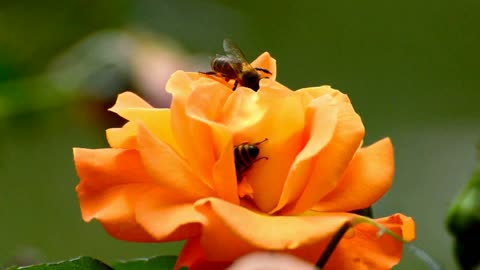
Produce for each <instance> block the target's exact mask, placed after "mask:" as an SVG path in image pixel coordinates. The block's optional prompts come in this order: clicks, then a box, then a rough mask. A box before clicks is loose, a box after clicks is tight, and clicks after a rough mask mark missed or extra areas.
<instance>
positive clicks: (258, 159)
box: [252, 157, 268, 164]
mask: <svg viewBox="0 0 480 270" xmlns="http://www.w3.org/2000/svg"><path fill="white" fill-rule="evenodd" d="M262 159H265V160H268V157H259V158H257V159H255V160H254V161H252V164H253V163H255V162H257V161H260V160H262Z"/></svg>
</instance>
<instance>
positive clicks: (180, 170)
mask: <svg viewBox="0 0 480 270" xmlns="http://www.w3.org/2000/svg"><path fill="white" fill-rule="evenodd" d="M137 140H138V145H139V152H140V155H141V157H142V161H143V164H144V166H145V169H146V170H147V172H148V173H149V174H150V175H151V176H152V178H153V179H154V181H155V182H157V183H158V184H159V185H160V186H162V187H164V188H166V189H169V190H172V192H174V193H178V194H184V195H185V196H188V197H190V198H192V199H197V198H202V197H208V196H210V195H213V194H214V191H213V190H211V189H210V188H209V187H208V186H207V185H206V184H205V183H203V182H202V181H201V180H200V179H199V178H198V177H197V176H195V174H194V173H193V172H192V170H191V169H190V168H189V166H188V164H187V162H186V161H185V160H183V159H182V158H181V157H180V156H179V155H178V154H177V153H176V152H175V151H174V150H173V149H172V148H171V147H170V146H169V145H167V144H166V143H164V142H163V141H160V140H159V139H157V138H156V137H155V136H154V135H153V134H152V133H151V132H150V131H149V130H148V129H146V128H145V127H144V126H143V125H141V124H140V125H139V126H138V135H137Z"/></svg>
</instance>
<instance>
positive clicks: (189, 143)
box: [74, 53, 414, 270]
mask: <svg viewBox="0 0 480 270" xmlns="http://www.w3.org/2000/svg"><path fill="white" fill-rule="evenodd" d="M252 65H253V66H257V67H263V68H266V69H268V70H270V71H272V73H273V76H271V77H270V79H263V80H262V81H261V83H260V89H259V90H258V92H254V91H252V90H251V89H248V88H245V87H239V88H238V89H237V90H236V91H232V89H231V87H232V85H231V84H227V83H224V82H222V81H221V80H215V79H212V78H210V77H208V76H206V75H202V74H199V73H186V72H183V71H178V72H176V73H174V74H173V75H172V77H171V78H170V80H169V82H168V84H167V90H168V91H169V92H170V93H172V95H173V100H172V105H171V108H170V109H157V108H152V107H151V106H150V105H149V104H147V103H146V102H145V101H143V100H142V99H141V98H139V97H138V96H136V95H135V94H133V93H130V92H126V93H123V94H121V95H119V97H118V100H117V103H116V104H115V106H113V108H111V109H110V110H111V111H113V112H115V113H117V114H118V115H120V116H122V117H123V118H125V119H127V120H128V122H127V123H126V124H125V125H124V126H123V127H121V128H112V129H108V130H107V139H108V142H109V144H110V146H111V148H107V149H94V150H91V149H81V148H76V149H74V156H75V165H76V169H77V172H78V175H79V177H80V180H81V181H80V184H79V185H78V186H77V192H78V196H79V199H80V206H81V210H82V215H83V219H84V220H85V221H90V220H92V219H97V220H99V221H100V222H101V223H102V224H103V226H104V227H105V229H106V230H107V231H108V233H110V234H111V235H112V236H113V237H116V238H118V239H122V240H128V241H146V242H163V241H175V240H181V239H186V240H187V242H186V244H185V246H184V248H183V250H182V252H181V254H180V256H179V259H178V262H177V268H178V267H180V266H187V267H190V268H191V269H222V268H224V267H226V266H228V265H229V264H230V263H231V262H232V261H233V260H235V259H237V258H238V257H240V256H242V255H244V254H247V253H251V252H253V251H262V250H270V251H281V252H285V253H289V254H293V255H296V256H298V257H300V258H302V259H304V260H307V261H310V262H315V261H316V260H317V259H318V258H319V256H320V255H321V254H322V252H323V249H324V247H325V245H326V244H327V242H328V241H329V240H330V238H331V237H332V235H333V234H334V233H335V232H336V231H337V230H338V228H339V227H340V226H341V225H342V224H343V223H345V222H346V221H347V220H350V219H352V217H355V216H356V215H354V214H350V213H348V212H349V211H352V210H357V209H361V208H365V207H368V206H370V205H372V204H373V203H374V202H376V201H377V200H378V199H379V198H380V197H381V196H382V195H383V194H384V193H385V192H386V191H387V190H388V188H389V187H390V185H391V181H392V177H393V170H394V169H393V149H392V145H391V143H390V140H389V139H388V138H387V139H383V140H380V141H378V142H376V143H375V144H373V145H371V146H368V147H366V148H361V144H362V139H363V136H364V127H363V124H362V121H361V119H360V117H359V116H358V115H357V114H356V113H355V111H354V110H353V107H352V105H351V104H350V100H349V99H348V97H347V96H346V95H344V94H342V93H341V92H339V91H337V90H334V89H332V88H330V87H329V86H322V87H312V88H303V89H299V90H297V91H291V90H290V89H288V88H286V87H285V86H283V85H281V84H279V83H278V82H276V81H275V75H276V66H275V60H274V59H273V58H271V57H270V55H269V54H268V53H264V54H263V55H261V56H260V57H259V58H258V59H257V60H256V61H255V62H254V63H252ZM264 139H268V140H267V141H265V142H263V143H261V144H259V145H258V147H259V149H260V154H259V157H267V158H268V160H267V159H261V160H258V161H257V162H255V163H254V164H253V165H252V166H251V167H250V168H249V170H248V171H246V172H245V173H243V174H242V178H241V179H238V180H239V181H237V177H236V172H235V162H234V154H233V149H234V146H236V145H239V144H242V143H245V142H248V143H256V142H261V141H263V140H264ZM375 221H376V222H377V223H379V224H381V225H383V226H385V227H387V228H388V229H390V230H392V231H393V232H395V233H396V234H398V235H400V236H403V237H404V238H405V239H409V240H412V239H413V238H414V223H413V220H412V219H410V218H408V217H405V216H403V215H401V214H396V215H393V216H390V217H387V218H382V219H377V220H375ZM377 232H378V229H376V228H375V227H373V226H370V225H366V224H361V225H358V226H356V227H355V228H353V229H352V233H347V235H346V236H345V237H344V239H342V241H341V242H340V243H339V245H338V246H337V248H336V250H335V252H334V253H333V255H332V257H331V259H330V261H329V262H328V263H327V266H326V268H325V269H337V270H338V269H390V268H391V267H392V266H393V265H395V264H396V263H397V262H398V261H399V259H400V256H401V252H402V243H400V242H399V241H397V240H394V239H392V238H391V237H389V236H387V235H384V236H381V237H378V236H377Z"/></svg>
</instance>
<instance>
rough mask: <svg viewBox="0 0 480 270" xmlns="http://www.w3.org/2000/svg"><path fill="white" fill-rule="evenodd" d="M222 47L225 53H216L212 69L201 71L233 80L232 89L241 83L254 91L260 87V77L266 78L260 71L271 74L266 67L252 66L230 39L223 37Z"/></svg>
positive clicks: (211, 65)
mask: <svg viewBox="0 0 480 270" xmlns="http://www.w3.org/2000/svg"><path fill="white" fill-rule="evenodd" d="M223 49H224V50H225V54H226V55H218V56H217V57H215V58H214V59H213V60H212V62H211V63H210V67H211V69H212V71H209V72H201V73H204V74H207V75H215V76H219V77H223V78H224V79H225V80H226V81H229V80H235V84H234V85H233V90H235V89H237V86H238V85H241V86H245V87H248V88H251V89H252V90H254V91H257V90H258V89H259V88H260V79H262V78H266V77H262V75H261V74H260V72H262V73H266V74H269V75H272V73H271V72H270V71H269V70H268V69H265V68H254V67H252V66H251V65H250V64H249V63H248V61H247V59H246V58H245V55H244V54H243V52H242V50H240V48H239V47H238V46H237V44H235V42H233V41H232V40H230V39H224V40H223Z"/></svg>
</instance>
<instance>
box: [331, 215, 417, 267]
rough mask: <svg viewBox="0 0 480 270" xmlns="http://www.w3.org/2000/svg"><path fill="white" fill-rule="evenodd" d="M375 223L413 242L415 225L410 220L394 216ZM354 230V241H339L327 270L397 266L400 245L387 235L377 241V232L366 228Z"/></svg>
mask: <svg viewBox="0 0 480 270" xmlns="http://www.w3.org/2000/svg"><path fill="white" fill-rule="evenodd" d="M375 221H376V222H378V223H379V224H381V225H383V226H385V227H386V228H387V229H389V230H391V231H393V232H394V233H395V234H397V235H399V236H403V238H404V239H406V240H412V239H413V238H414V234H415V232H414V223H413V220H412V219H411V218H408V217H405V216H403V215H400V214H396V215H393V216H390V217H387V218H382V219H376V220H375ZM353 229H354V237H344V238H343V239H342V240H341V241H340V243H339V244H338V246H337V247H336V249H335V252H334V253H333V255H332V257H330V259H329V261H328V263H327V265H326V267H325V269H326V270H330V269H331V270H333V269H359V270H367V269H368V270H370V269H376V270H387V269H391V268H392V267H393V266H394V265H396V264H397V263H398V262H399V260H400V258H401V256H402V248H403V243H402V242H400V241H398V240H396V239H394V238H392V237H391V236H389V235H386V234H384V235H382V236H380V237H378V236H377V235H378V229H377V228H376V227H374V226H372V225H369V224H359V225H357V226H355V227H354V228H353Z"/></svg>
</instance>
